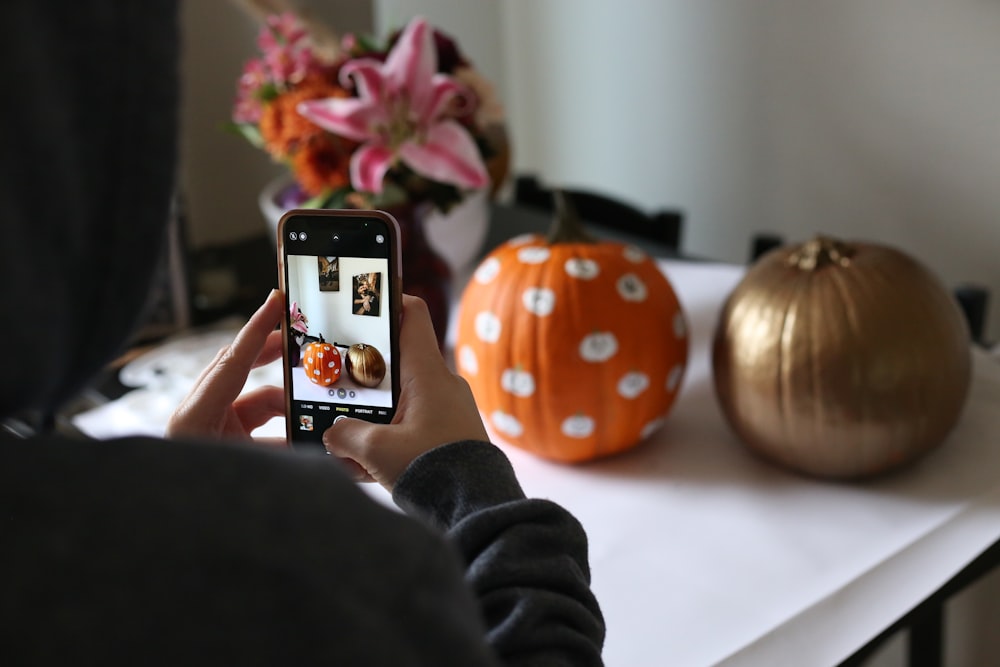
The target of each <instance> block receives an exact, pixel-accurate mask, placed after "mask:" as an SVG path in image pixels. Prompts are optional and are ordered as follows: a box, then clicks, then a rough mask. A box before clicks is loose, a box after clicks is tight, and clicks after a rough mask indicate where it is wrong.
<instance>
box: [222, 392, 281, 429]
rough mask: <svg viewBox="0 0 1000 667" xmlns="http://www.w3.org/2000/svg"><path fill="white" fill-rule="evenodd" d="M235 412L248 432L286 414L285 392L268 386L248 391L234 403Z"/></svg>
mask: <svg viewBox="0 0 1000 667" xmlns="http://www.w3.org/2000/svg"><path fill="white" fill-rule="evenodd" d="M233 410H235V411H236V416H237V418H238V419H239V420H240V423H241V424H243V427H244V428H245V429H246V430H247V432H248V433H249V432H251V431H253V430H254V429H255V428H257V427H258V426H263V425H264V424H266V423H267V422H269V421H271V419H273V418H274V417H282V416H284V414H285V391H284V389H282V388H281V387H274V386H267V387H260V388H258V389H254V390H253V391H248V392H246V393H245V394H243V395H241V396H240V397H239V398H237V399H236V400H235V401H233Z"/></svg>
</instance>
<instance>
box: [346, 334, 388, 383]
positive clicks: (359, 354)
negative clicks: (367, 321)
mask: <svg viewBox="0 0 1000 667" xmlns="http://www.w3.org/2000/svg"><path fill="white" fill-rule="evenodd" d="M344 357H345V359H346V364H345V365H346V366H347V374H348V375H349V376H350V378H351V379H352V380H354V381H355V382H357V383H358V384H360V385H361V386H363V387H377V386H379V385H380V384H381V383H382V380H383V378H385V358H384V357H383V356H382V353H381V352H379V351H378V348H376V347H375V346H374V345H368V344H367V343H355V344H354V345H351V346H350V347H348V348H347V353H346V354H345V355H344Z"/></svg>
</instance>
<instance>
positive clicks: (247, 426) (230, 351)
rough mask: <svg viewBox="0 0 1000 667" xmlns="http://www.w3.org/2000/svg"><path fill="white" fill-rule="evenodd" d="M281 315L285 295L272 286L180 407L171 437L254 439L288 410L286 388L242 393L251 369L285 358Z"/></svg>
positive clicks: (171, 422)
mask: <svg viewBox="0 0 1000 667" xmlns="http://www.w3.org/2000/svg"><path fill="white" fill-rule="evenodd" d="M281 316H282V298H281V294H280V293H279V292H278V291H277V290H273V291H272V292H271V293H270V294H269V295H268V297H267V299H266V300H265V301H264V304H263V305H262V306H261V307H260V308H258V309H257V312H256V313H254V314H253V316H252V317H251V318H250V320H249V321H248V322H247V323H246V325H245V326H244V327H243V328H242V329H241V330H240V332H239V333H238V334H236V338H234V339H233V342H232V343H230V344H229V345H227V346H226V347H224V348H222V350H220V351H219V353H218V354H217V355H216V356H215V359H214V360H212V363H210V364H209V365H208V366H207V367H206V368H205V370H204V371H202V373H201V375H200V376H199V377H198V379H197V380H196V381H195V384H194V387H193V388H192V389H191V391H190V393H188V395H187V396H186V397H185V398H184V400H183V401H181V403H180V405H179V406H177V409H176V410H175V411H174V414H173V415H171V417H170V420H169V421H168V422H167V431H166V435H167V437H168V438H212V439H239V440H250V439H252V436H251V433H252V432H253V431H254V429H256V428H257V427H259V426H263V425H264V424H266V423H267V422H268V421H269V420H270V419H271V418H272V417H280V416H283V415H284V414H285V395H284V391H283V390H282V388H281V387H274V386H269V387H261V388H260V389H256V390H254V391H251V392H247V393H246V394H243V395H240V392H242V391H243V386H244V385H245V384H246V381H247V376H249V374H250V371H251V370H253V369H254V368H257V367H259V366H264V365H266V364H269V363H271V362H272V361H275V360H276V359H278V358H280V357H281V349H282V346H283V344H284V342H283V339H282V337H281V331H278V330H276V329H275V327H277V326H278V324H279V323H280V322H281ZM272 442H273V441H272ZM281 442H284V441H283V440H282V441H281Z"/></svg>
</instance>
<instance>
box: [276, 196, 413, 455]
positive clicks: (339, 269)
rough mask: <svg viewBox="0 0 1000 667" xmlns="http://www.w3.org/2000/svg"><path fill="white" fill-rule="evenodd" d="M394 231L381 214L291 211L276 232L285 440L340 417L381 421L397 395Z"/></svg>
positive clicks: (300, 439) (306, 438) (300, 438)
mask: <svg viewBox="0 0 1000 667" xmlns="http://www.w3.org/2000/svg"><path fill="white" fill-rule="evenodd" d="M397 230H398V227H397V225H396V222H395V220H393V219H392V217H391V216H389V215H388V214H385V213H383V212H380V211H328V210H319V211H290V212H289V213H287V214H285V216H284V217H283V218H282V221H281V223H280V224H279V227H278V234H279V243H278V246H279V250H280V257H281V262H280V272H281V275H280V282H281V286H282V290H283V292H284V295H285V305H286V319H285V323H284V324H285V326H284V331H285V342H286V350H285V363H284V370H285V394H286V408H287V409H286V415H287V419H288V429H287V431H288V440H289V442H290V443H291V444H293V445H295V444H308V443H312V444H316V445H319V446H322V436H323V431H325V430H326V429H327V428H328V427H329V426H330V425H331V424H332V423H333V421H334V419H336V418H337V417H338V416H341V415H344V416H347V417H354V418H360V419H365V420H368V421H372V422H379V423H388V422H389V421H391V420H392V418H393V415H394V414H395V409H396V402H397V399H398V396H399V377H398V354H399V351H398V344H397V342H398V336H397V328H398V326H399V308H400V304H399V303H398V301H399V259H398V231H397Z"/></svg>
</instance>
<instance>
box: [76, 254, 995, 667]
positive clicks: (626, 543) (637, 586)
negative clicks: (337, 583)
mask: <svg viewBox="0 0 1000 667" xmlns="http://www.w3.org/2000/svg"><path fill="white" fill-rule="evenodd" d="M661 266H662V268H663V270H664V272H665V273H666V275H667V276H668V278H669V279H670V280H671V282H672V283H673V285H674V287H675V289H676V290H677V292H678V295H679V297H680V300H681V302H682V305H683V306H684V309H685V311H686V313H687V315H688V318H689V322H690V325H691V327H690V328H691V337H692V347H691V350H690V357H689V368H688V372H687V374H686V377H685V381H684V385H683V387H682V390H681V394H680V397H679V399H678V401H677V403H676V405H675V406H674V409H673V411H672V412H671V414H670V416H669V418H668V420H667V422H666V424H665V425H664V427H663V428H662V429H661V430H660V431H659V432H657V433H656V434H654V435H653V436H652V437H651V439H650V440H649V441H648V442H646V443H643V444H642V445H640V446H639V447H637V448H636V449H633V450H631V451H629V452H626V453H625V454H623V455H620V456H617V457H615V458H611V459H607V460H603V461H598V462H594V463H590V464H585V465H580V466H567V465H560V464H555V463H549V462H546V461H543V460H541V459H538V458H536V457H534V456H532V455H530V454H527V453H524V452H521V451H520V450H517V449H513V448H509V447H505V451H507V452H508V454H509V456H510V458H511V460H512V461H513V463H514V467H515V468H516V470H517V472H518V475H519V477H520V479H521V482H522V484H523V486H524V488H525V490H526V491H527V493H528V494H529V495H532V496H541V497H547V498H551V499H553V500H555V501H557V502H559V503H560V504H562V505H563V506H565V507H567V508H568V509H569V510H570V511H572V512H573V513H574V514H575V515H576V516H577V517H578V518H579V519H580V521H581V522H582V523H583V525H584V526H585V527H586V529H587V532H588V535H589V537H590V554H591V565H592V573H593V587H594V590H595V592H596V594H597V597H598V599H599V600H600V602H601V605H602V608H603V610H604V613H605V616H606V620H607V625H608V636H607V644H606V652H605V658H606V661H607V664H608V665H609V667H643V666H647V665H648V666H649V667H662V665H666V664H672V665H685V666H689V665H694V666H698V665H730V666H736V665H754V666H759V665H796V666H800V667H802V666H808V665H821V666H828V665H833V664H836V663H838V662H840V661H841V660H843V659H845V658H846V657H848V656H850V655H851V654H852V653H853V652H854V651H855V650H856V649H858V648H859V647H861V646H863V645H864V644H866V643H867V642H868V641H869V640H870V639H871V638H872V637H874V636H876V635H877V634H878V633H879V632H880V631H881V630H883V629H884V628H886V627H888V626H889V625H891V624H892V623H893V622H894V621H895V620H896V619H898V618H899V617H901V616H902V615H903V614H904V613H906V612H907V611H908V610H910V609H911V608H912V607H914V606H915V605H917V604H918V603H919V602H920V601H921V600H923V599H924V598H926V597H927V596H928V595H929V594H931V593H932V592H933V591H935V590H936V589H937V588H939V587H940V586H941V585H942V584H943V583H944V582H946V581H947V580H948V579H949V578H950V577H951V576H952V575H954V574H955V573H956V572H958V571H959V570H961V569H962V568H963V566H965V565H966V564H967V563H968V562H970V561H971V560H972V559H973V558H974V557H975V556H976V555H977V554H979V553H980V552H981V551H982V550H983V549H984V548H985V547H987V546H989V545H990V544H992V543H993V542H995V541H996V540H997V539H998V538H1000V474H998V471H1000V437H998V435H997V434H998V432H1000V410H998V409H997V408H998V407H1000V364H998V363H996V359H995V358H994V357H990V356H988V355H987V354H986V353H983V352H976V353H975V364H974V377H973V385H972V391H971V395H970V398H969V401H968V404H967V407H966V410H965V412H964V415H963V417H962V419H961V421H960V423H959V425H958V426H957V428H956V430H955V431H954V432H953V433H952V435H951V436H950V437H949V439H948V440H947V441H946V442H945V443H944V444H943V445H942V446H941V447H940V448H939V449H937V450H936V451H934V452H932V453H931V454H930V455H928V456H926V457H925V458H923V459H922V460H921V461H920V462H918V464H916V465H914V466H912V467H909V468H907V469H905V470H903V471H900V472H898V473H896V474H893V475H891V476H888V477H885V478H882V479H879V480H877V481H871V482H865V483H827V482H819V481H814V480H811V479H807V478H805V477H801V476H797V475H794V474H791V473H787V472H784V471H782V470H780V469H778V468H776V467H774V466H772V465H770V464H767V463H765V462H762V461H761V460H759V459H757V458H755V457H754V456H752V455H750V454H749V453H748V452H747V451H746V450H745V449H744V448H743V447H742V446H741V444H740V443H739V441H737V440H736V438H735V437H734V435H733V434H732V433H731V432H730V431H729V429H728V427H727V425H726V424H725V423H724V421H723V418H722V415H721V413H720V411H719V408H718V406H717V404H716V401H715V396H714V393H713V389H712V384H711V372H710V366H709V363H710V362H709V350H708V342H709V340H710V338H711V335H712V332H713V329H714V326H715V319H716V317H717V315H718V312H719V309H720V306H721V303H722V300H723V298H724V297H725V295H726V294H727V293H728V291H729V290H730V289H731V288H732V287H733V286H734V285H735V284H736V282H737V281H738V280H739V278H740V277H741V275H742V268H740V267H733V266H728V265H719V264H707V263H684V262H672V261H666V260H664V261H662V263H661ZM214 351H215V350H214V349H212V350H210V352H211V353H214ZM208 358H211V357H210V356H209V357H208ZM262 372H265V373H266V372H267V370H266V369H265V371H262ZM278 377H279V381H280V373H279V374H278ZM126 398H127V397H126ZM133 402H134V401H133ZM168 413H169V412H167V413H165V414H168ZM107 417H108V415H107V414H106V413H105V414H101V415H98V416H97V419H96V420H92V422H93V421H100V422H102V423H106V422H107ZM142 421H143V423H145V424H147V425H150V427H149V430H150V432H154V433H155V431H156V428H158V427H157V425H156V424H155V419H152V420H151V419H150V417H149V416H148V415H147V416H145V417H144V418H143V420H142ZM85 430H86V429H85ZM102 435H107V434H102ZM366 488H368V489H369V490H370V492H371V493H372V495H373V496H374V497H376V498H378V499H379V500H380V501H382V502H388V499H387V497H386V494H385V493H384V492H383V491H382V490H381V489H380V488H379V487H374V486H366Z"/></svg>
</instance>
